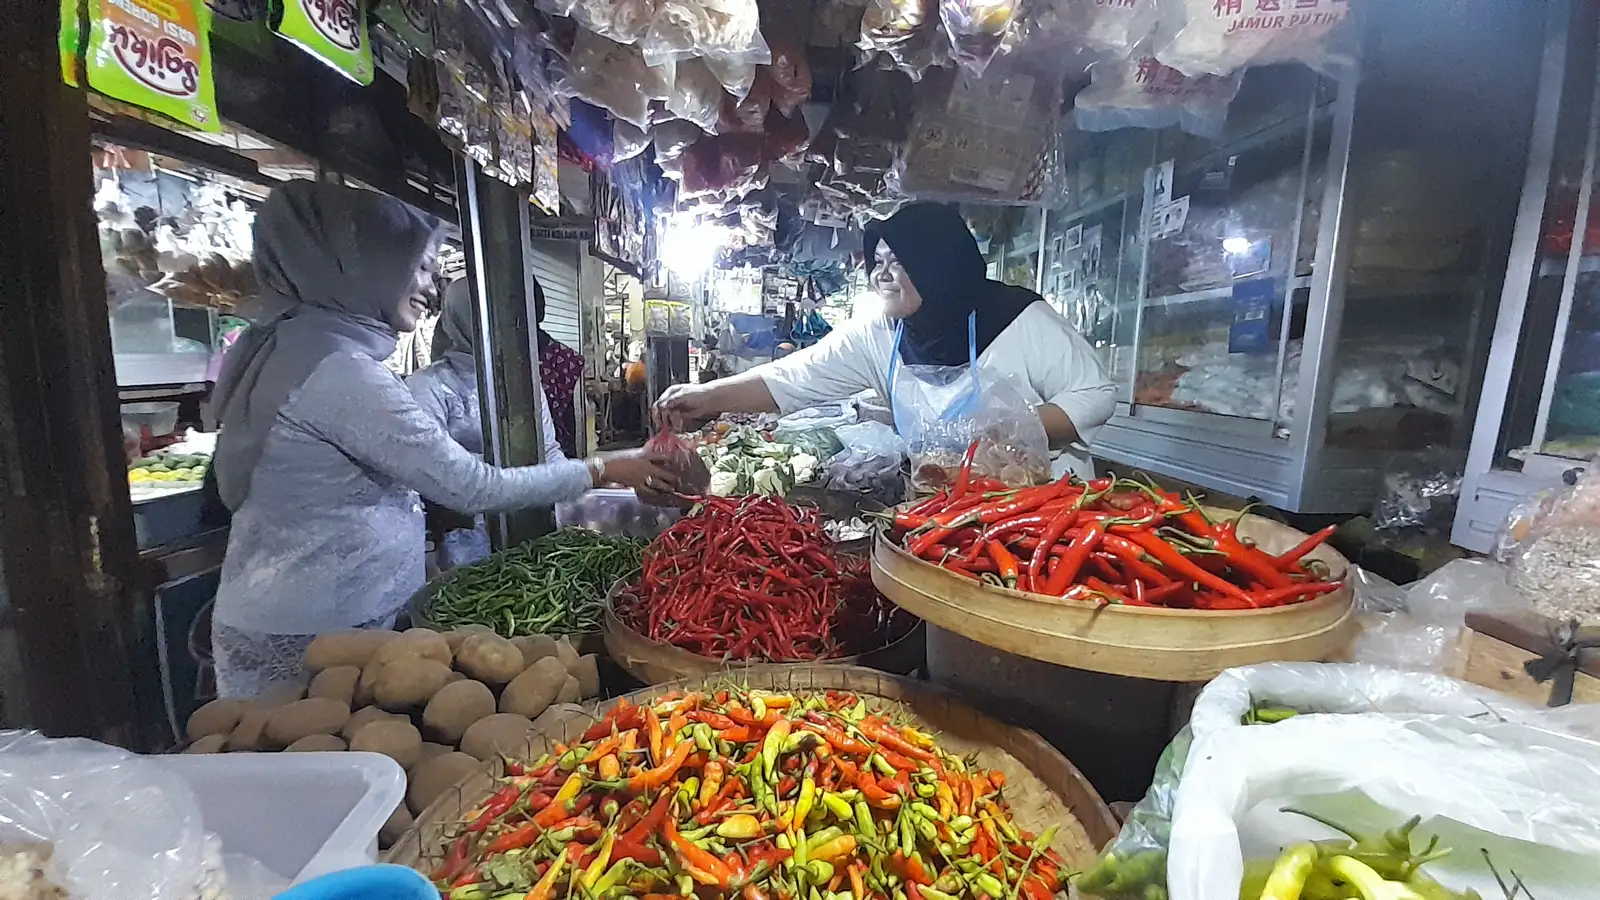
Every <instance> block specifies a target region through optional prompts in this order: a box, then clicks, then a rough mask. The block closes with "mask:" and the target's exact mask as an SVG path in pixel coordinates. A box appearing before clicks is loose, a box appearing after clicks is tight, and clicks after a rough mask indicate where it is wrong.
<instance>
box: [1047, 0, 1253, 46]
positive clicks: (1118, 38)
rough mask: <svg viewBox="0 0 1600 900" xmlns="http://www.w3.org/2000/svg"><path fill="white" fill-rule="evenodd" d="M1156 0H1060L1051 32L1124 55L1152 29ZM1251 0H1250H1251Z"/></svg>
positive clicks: (1078, 42)
mask: <svg viewBox="0 0 1600 900" xmlns="http://www.w3.org/2000/svg"><path fill="white" fill-rule="evenodd" d="M1156 2H1157V0H1064V2H1062V3H1060V4H1058V5H1057V6H1056V7H1055V8H1054V10H1053V13H1054V15H1055V16H1057V17H1058V20H1057V26H1056V28H1055V29H1054V30H1053V32H1052V33H1054V34H1060V35H1062V36H1063V37H1066V38H1068V39H1070V40H1071V41H1072V42H1073V43H1075V44H1076V45H1078V46H1080V47H1082V48H1083V49H1085V50H1088V51H1091V52H1093V53H1098V54H1104V56H1105V57H1106V58H1112V57H1114V58H1118V59H1121V58H1123V57H1127V56H1129V55H1131V54H1132V53H1133V52H1134V49H1135V48H1136V47H1138V46H1139V44H1140V43H1141V42H1142V41H1144V40H1145V39H1146V38H1148V37H1150V35H1151V32H1153V31H1154V30H1155V27H1156V21H1157V19H1158V18H1159V11H1158V10H1157V9H1156ZM1252 2H1254V0H1252Z"/></svg>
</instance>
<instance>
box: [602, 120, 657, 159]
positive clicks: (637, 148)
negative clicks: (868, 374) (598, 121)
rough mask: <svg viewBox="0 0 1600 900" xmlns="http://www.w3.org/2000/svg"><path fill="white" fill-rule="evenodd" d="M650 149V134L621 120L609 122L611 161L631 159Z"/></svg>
mask: <svg viewBox="0 0 1600 900" xmlns="http://www.w3.org/2000/svg"><path fill="white" fill-rule="evenodd" d="M649 148H650V133H649V132H647V131H643V130H641V129H639V128H636V127H634V126H633V125H630V124H628V123H627V122H624V121H622V120H621V119H612V120H611V161H612V163H619V162H622V161H623V160H627V159H633V158H634V157H635V156H638V155H639V154H641V153H643V152H644V151H646V150H648V149H649Z"/></svg>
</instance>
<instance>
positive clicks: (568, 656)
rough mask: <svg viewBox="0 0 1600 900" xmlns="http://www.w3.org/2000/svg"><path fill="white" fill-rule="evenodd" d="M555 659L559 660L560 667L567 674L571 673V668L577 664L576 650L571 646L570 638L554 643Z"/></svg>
mask: <svg viewBox="0 0 1600 900" xmlns="http://www.w3.org/2000/svg"><path fill="white" fill-rule="evenodd" d="M556 658H557V659H559V660H561V665H562V666H564V667H565V668H566V670H567V671H568V672H571V671H572V667H573V666H575V665H577V664H578V658H579V657H578V649H577V648H576V647H574V646H572V638H570V637H563V638H561V639H560V640H558V641H556Z"/></svg>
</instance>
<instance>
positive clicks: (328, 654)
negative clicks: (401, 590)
mask: <svg viewBox="0 0 1600 900" xmlns="http://www.w3.org/2000/svg"><path fill="white" fill-rule="evenodd" d="M399 636H400V635H399V634H397V633H395V632H393V631H389V630H387V629H379V628H351V629H349V630H347V631H330V632H328V633H327V634H319V635H317V636H316V638H315V639H313V640H312V641H311V646H309V647H307V648H306V660H305V661H306V669H308V670H309V671H311V672H321V671H322V670H324V669H331V668H333V667H334V666H357V667H360V666H365V665H366V664H367V663H368V662H369V661H371V659H372V656H373V654H375V653H377V652H378V648H379V647H382V646H383V645H384V644H387V643H389V642H390V641H392V640H394V639H395V638H398V637H399Z"/></svg>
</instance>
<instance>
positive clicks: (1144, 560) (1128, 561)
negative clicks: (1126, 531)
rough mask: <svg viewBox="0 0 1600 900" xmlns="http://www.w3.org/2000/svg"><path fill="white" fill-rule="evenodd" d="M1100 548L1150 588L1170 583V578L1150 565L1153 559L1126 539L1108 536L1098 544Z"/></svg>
mask: <svg viewBox="0 0 1600 900" xmlns="http://www.w3.org/2000/svg"><path fill="white" fill-rule="evenodd" d="M1100 546H1102V547H1104V548H1105V549H1106V551H1107V552H1109V553H1111V554H1112V555H1113V556H1116V557H1117V558H1118V559H1119V560H1121V561H1122V562H1123V564H1124V565H1126V566H1128V567H1129V569H1130V572H1131V574H1132V575H1133V577H1135V578H1140V579H1143V580H1145V581H1148V582H1150V584H1151V585H1152V586H1157V585H1166V584H1171V583H1172V578H1171V576H1169V575H1167V574H1165V573H1163V572H1162V571H1160V570H1159V569H1157V568H1156V567H1154V566H1152V565H1150V562H1151V561H1155V557H1152V556H1150V555H1149V554H1147V553H1145V552H1144V548H1143V547H1140V546H1139V545H1138V544H1135V543H1134V542H1132V541H1130V540H1128V539H1127V538H1125V537H1122V536H1121V535H1116V534H1108V535H1106V536H1105V539H1104V540H1102V541H1101V542H1100Z"/></svg>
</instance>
